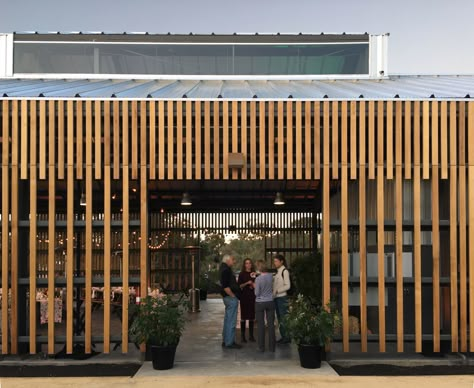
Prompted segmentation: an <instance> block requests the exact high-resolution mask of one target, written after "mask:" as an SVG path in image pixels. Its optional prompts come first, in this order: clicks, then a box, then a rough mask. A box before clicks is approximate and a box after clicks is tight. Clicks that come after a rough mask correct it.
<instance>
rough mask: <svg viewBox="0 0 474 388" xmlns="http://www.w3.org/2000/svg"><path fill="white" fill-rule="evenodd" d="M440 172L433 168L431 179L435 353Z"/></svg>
mask: <svg viewBox="0 0 474 388" xmlns="http://www.w3.org/2000/svg"><path fill="white" fill-rule="evenodd" d="M438 177H439V170H438V167H437V166H436V167H435V166H433V172H432V178H431V214H432V225H433V231H432V239H433V247H432V249H433V351H434V352H439V351H440V299H439V272H440V257H439V181H438Z"/></svg>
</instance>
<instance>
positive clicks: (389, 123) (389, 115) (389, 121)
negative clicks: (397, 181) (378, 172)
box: [385, 101, 393, 179]
mask: <svg viewBox="0 0 474 388" xmlns="http://www.w3.org/2000/svg"><path fill="white" fill-rule="evenodd" d="M386 111H387V112H386V121H385V122H386V133H387V137H386V145H387V151H386V161H387V166H386V171H387V179H393V101H387V102H386Z"/></svg>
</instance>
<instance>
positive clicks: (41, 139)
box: [39, 100, 46, 179]
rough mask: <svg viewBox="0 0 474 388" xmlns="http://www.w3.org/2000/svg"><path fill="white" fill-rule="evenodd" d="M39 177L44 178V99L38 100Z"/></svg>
mask: <svg viewBox="0 0 474 388" xmlns="http://www.w3.org/2000/svg"><path fill="white" fill-rule="evenodd" d="M39 179H46V101H45V100H40V102H39Z"/></svg>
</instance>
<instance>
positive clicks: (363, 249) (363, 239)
mask: <svg viewBox="0 0 474 388" xmlns="http://www.w3.org/2000/svg"><path fill="white" fill-rule="evenodd" d="M365 119H366V113H365V101H361V102H360V103H359V170H360V171H359V244H360V246H359V252H360V254H359V257H360V268H359V271H360V275H359V276H360V333H361V335H360V347H361V351H362V352H367V230H366V219H367V211H366V195H365V194H366V174H367V171H366V161H365V156H366V149H365V139H366V134H365V130H366V128H365Z"/></svg>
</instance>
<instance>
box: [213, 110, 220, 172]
mask: <svg viewBox="0 0 474 388" xmlns="http://www.w3.org/2000/svg"><path fill="white" fill-rule="evenodd" d="M213 108H214V112H213V113H214V120H213V121H214V179H219V178H220V145H219V143H220V129H219V116H220V112H219V108H220V107H219V101H214V107H213Z"/></svg>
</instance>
